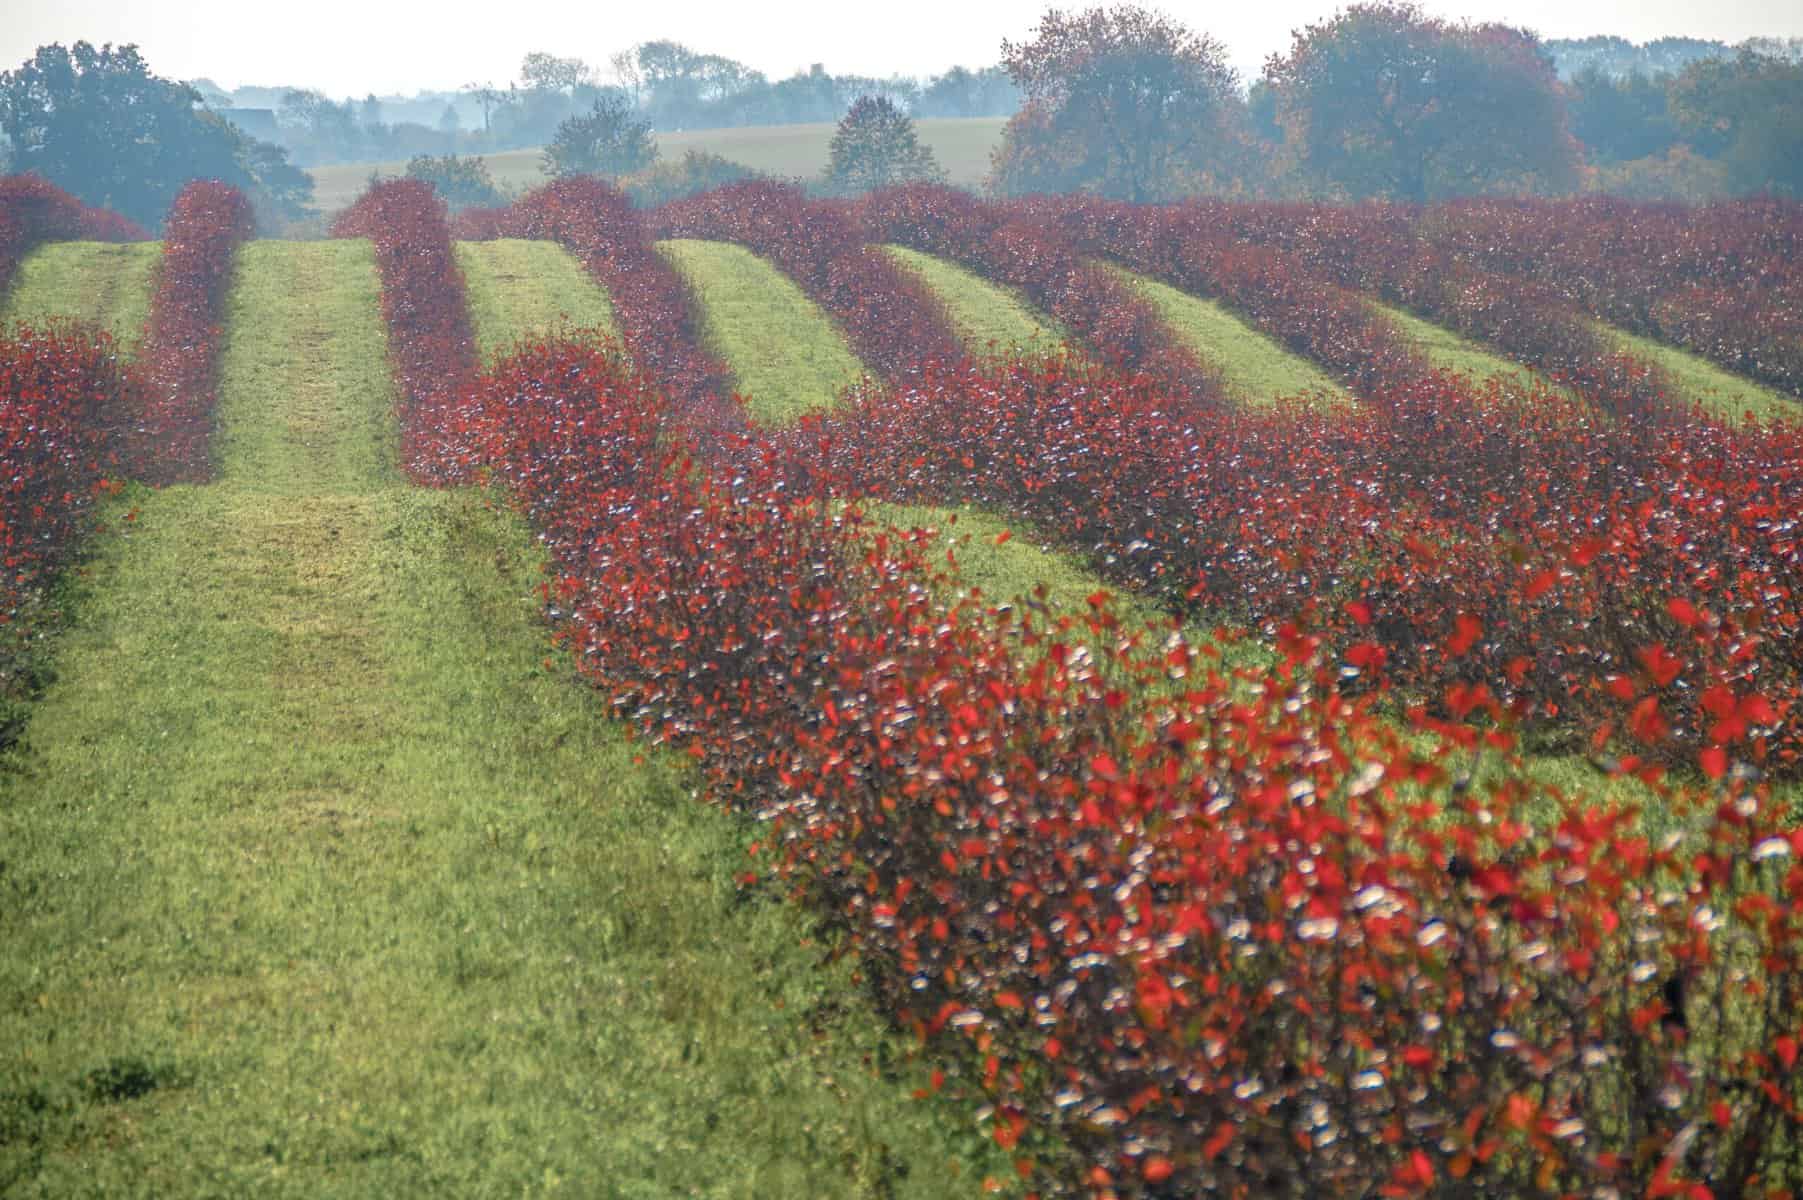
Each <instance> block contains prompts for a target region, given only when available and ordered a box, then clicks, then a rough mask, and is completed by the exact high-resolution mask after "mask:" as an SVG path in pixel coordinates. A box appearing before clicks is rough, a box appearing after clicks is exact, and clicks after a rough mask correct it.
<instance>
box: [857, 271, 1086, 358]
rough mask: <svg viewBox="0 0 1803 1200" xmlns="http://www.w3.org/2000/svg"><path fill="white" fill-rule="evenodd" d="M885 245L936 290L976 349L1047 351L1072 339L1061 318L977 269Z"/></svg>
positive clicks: (961, 334)
mask: <svg viewBox="0 0 1803 1200" xmlns="http://www.w3.org/2000/svg"><path fill="white" fill-rule="evenodd" d="M882 250H883V253H885V254H887V255H888V256H889V257H890V258H891V259H893V260H894V262H895V264H896V265H897V266H899V267H901V268H902V269H903V270H905V271H909V272H912V273H913V274H914V275H915V276H916V277H918V278H919V279H920V281H921V282H922V283H924V284H926V286H927V287H929V288H931V289H932V291H933V294H934V295H935V296H937V297H938V298H939V302H940V303H941V304H943V305H945V307H946V311H947V312H948V313H949V314H950V315H951V319H952V327H953V328H954V329H955V330H956V331H957V333H958V336H959V338H960V339H961V340H962V341H963V342H964V344H965V346H966V347H967V348H969V350H970V352H971V353H972V354H979V355H985V354H999V355H1005V354H1017V353H1022V352H1025V353H1039V354H1045V353H1051V352H1055V351H1060V350H1062V349H1064V347H1065V343H1066V342H1067V341H1069V338H1070V334H1069V333H1068V332H1067V331H1066V330H1065V329H1064V327H1063V326H1062V325H1060V324H1059V323H1058V322H1057V321H1054V320H1053V319H1052V318H1050V317H1048V316H1046V315H1045V314H1043V313H1041V312H1039V311H1038V310H1037V309H1035V308H1033V307H1032V306H1031V305H1030V304H1028V303H1027V302H1026V300H1025V299H1023V298H1022V297H1021V296H1020V295H1019V294H1018V293H1016V292H1014V291H1012V290H1011V289H1009V288H1005V287H1001V286H999V285H997V284H994V283H991V282H989V280H987V279H984V278H983V277H982V276H981V275H978V274H977V273H976V272H975V271H972V270H969V269H967V268H965V267H962V266H959V265H958V264H957V263H954V262H948V261H947V260H945V259H943V258H936V257H934V256H933V255H931V254H922V253H921V252H920V251H918V250H913V249H910V248H908V247H907V246H884V247H882Z"/></svg>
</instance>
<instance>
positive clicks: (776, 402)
mask: <svg viewBox="0 0 1803 1200" xmlns="http://www.w3.org/2000/svg"><path fill="white" fill-rule="evenodd" d="M657 250H658V253H659V254H662V255H663V256H664V257H665V258H666V259H668V260H669V262H670V263H671V264H672V265H673V266H675V268H676V269H677V270H678V271H680V272H681V273H682V275H683V278H684V279H685V280H687V281H688V284H689V290H690V291H691V292H692V293H693V295H694V297H695V300H696V302H697V304H698V305H699V308H700V317H701V334H702V337H703V339H704V340H705V341H706V342H707V344H708V347H709V348H710V349H711V350H713V352H714V353H715V354H717V355H719V357H720V360H721V361H722V362H724V363H725V364H726V365H727V366H729V367H731V368H732V371H733V375H734V376H735V378H736V380H737V383H738V388H739V392H740V394H741V395H742V396H743V397H744V399H745V408H746V411H747V412H748V413H749V414H750V415H751V418H752V420H754V421H759V422H762V423H764V424H767V425H779V424H782V423H784V422H786V421H792V420H794V419H795V418H797V417H799V416H801V415H803V414H804V413H808V412H812V411H813V410H815V409H821V408H830V407H832V405H833V404H834V403H835V402H836V401H837V400H838V398H839V395H840V393H842V392H843V391H844V390H845V389H846V388H847V387H849V386H850V385H851V384H854V383H856V382H857V381H858V380H859V379H861V378H862V377H863V376H864V374H865V372H864V367H863V365H862V364H861V363H860V362H859V361H858V359H857V356H856V355H855V354H854V353H852V350H851V347H850V346H849V345H847V344H846V341H845V335H844V334H843V333H841V332H840V331H839V328H838V326H836V325H834V324H833V321H832V318H831V317H829V316H827V314H826V313H825V312H824V311H822V310H821V308H820V306H819V305H817V304H815V303H814V302H813V301H812V300H810V299H809V298H808V296H807V294H806V293H804V292H803V291H802V290H801V288H800V287H798V286H796V284H795V283H794V281H792V280H791V279H790V278H789V277H788V276H787V275H784V274H783V273H782V272H781V271H780V270H778V269H777V268H776V267H775V266H772V265H771V264H770V263H768V262H766V261H765V260H763V259H761V258H759V257H758V256H757V255H755V254H753V253H752V252H751V251H749V250H747V249H745V248H744V247H743V246H739V245H735V244H733V243H731V242H708V241H700V240H697V239H693V238H675V239H672V240H669V241H663V242H659V243H658V244H657Z"/></svg>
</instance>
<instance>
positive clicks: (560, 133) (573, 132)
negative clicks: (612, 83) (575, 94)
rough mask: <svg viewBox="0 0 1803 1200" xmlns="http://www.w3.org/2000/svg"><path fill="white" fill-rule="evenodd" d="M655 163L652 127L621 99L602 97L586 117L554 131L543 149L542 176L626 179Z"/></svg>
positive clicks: (619, 97) (560, 126) (568, 122)
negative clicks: (631, 173) (618, 177)
mask: <svg viewBox="0 0 1803 1200" xmlns="http://www.w3.org/2000/svg"><path fill="white" fill-rule="evenodd" d="M656 161H657V143H656V142H655V141H653V140H652V137H651V124H650V122H648V121H644V120H641V119H639V118H638V117H637V116H636V115H634V113H633V111H632V107H631V105H630V104H629V103H628V101H627V100H626V99H625V97H623V96H618V95H612V96H603V97H602V98H601V99H599V100H596V101H595V105H594V107H593V108H592V109H590V110H589V111H588V112H587V113H584V114H582V115H580V116H574V117H571V118H569V119H568V120H566V121H564V122H563V123H562V124H560V125H559V126H558V127H557V135H556V136H555V137H553V138H552V139H551V142H550V144H549V145H547V146H546V147H545V153H544V164H545V174H547V175H554V176H557V177H558V178H563V177H566V176H570V175H625V174H629V173H630V172H633V171H640V170H643V169H644V168H646V167H648V166H650V165H651V164H652V163H654V162H656Z"/></svg>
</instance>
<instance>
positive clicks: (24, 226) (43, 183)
mask: <svg viewBox="0 0 1803 1200" xmlns="http://www.w3.org/2000/svg"><path fill="white" fill-rule="evenodd" d="M149 237H150V235H149V234H148V233H146V232H145V231H144V230H143V229H142V228H141V227H139V226H138V225H137V224H136V223H135V222H133V221H130V220H127V219H126V218H125V217H122V216H120V215H119V214H118V213H116V212H112V211H110V210H108V209H104V208H89V207H88V206H87V205H85V204H83V203H82V202H81V201H79V200H77V199H76V198H75V197H73V196H71V195H70V194H69V193H67V192H65V191H63V190H62V189H61V188H59V187H57V186H56V185H55V184H53V183H50V182H48V181H47V180H45V179H43V178H41V177H39V176H37V175H7V176H5V177H3V178H0V296H3V295H5V294H6V289H7V287H8V285H10V284H11V283H12V277H13V272H14V271H16V270H18V269H19V264H20V263H21V262H23V261H24V259H25V256H26V255H27V254H29V253H31V251H32V249H33V248H34V247H36V246H37V245H39V244H40V243H42V242H58V241H74V240H85V241H94V242H141V241H146V240H148V239H149Z"/></svg>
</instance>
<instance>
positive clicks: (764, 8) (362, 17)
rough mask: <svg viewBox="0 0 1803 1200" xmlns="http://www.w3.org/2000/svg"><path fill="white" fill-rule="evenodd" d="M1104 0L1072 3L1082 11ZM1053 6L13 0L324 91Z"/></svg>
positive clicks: (1708, 9) (1769, 9)
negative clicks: (659, 42) (663, 43)
mask: <svg viewBox="0 0 1803 1200" xmlns="http://www.w3.org/2000/svg"><path fill="white" fill-rule="evenodd" d="M1087 3H1088V0H1064V3H1063V4H1062V5H1061V6H1062V7H1065V8H1067V9H1068V8H1082V7H1085V6H1086V5H1087ZM1045 7H1047V0H990V2H989V3H971V2H970V0H905V2H903V3H892V4H858V3H826V2H820V0H809V2H804V3H790V4H777V5H771V4H751V3H737V4H729V3H719V2H718V0H716V2H712V3H704V2H702V0H662V2H661V3H650V4H571V3H567V2H565V3H548V2H546V0H502V2H500V3H494V2H492V0H489V2H485V3H473V2H470V0H441V2H439V3H435V4H424V3H418V2H417V0H400V2H395V0H310V2H306V3H299V4H293V3H289V4H280V5H263V4H247V3H245V2H244V0H0V69H11V68H12V67H14V66H17V65H18V64H19V63H20V62H22V61H23V60H24V59H26V58H27V57H29V56H30V54H31V52H32V50H33V49H34V48H36V47H37V46H39V45H42V44H44V43H47V42H62V43H64V44H68V43H70V42H74V41H77V40H80V39H83V38H85V39H87V40H88V41H91V42H95V43H96V44H98V43H100V42H105V41H111V42H116V43H125V42H136V43H137V44H138V46H139V47H140V48H141V49H142V51H143V53H144V56H145V58H146V59H147V60H148V61H149V63H150V66H151V69H152V70H154V71H156V72H157V73H158V74H160V75H165V76H170V77H174V78H178V79H193V78H196V77H199V76H206V77H208V78H211V79H213V80H215V81H216V82H218V83H220V84H222V85H224V86H226V87H236V86H240V85H242V84H247V83H260V84H294V85H300V86H306V87H317V88H320V89H322V90H324V91H326V92H328V93H331V94H332V95H335V96H344V95H352V94H354V95H358V96H361V95H363V94H364V93H366V92H371V91H373V92H378V93H391V92H413V91H417V90H420V89H425V88H455V87H458V86H460V85H462V84H465V83H469V82H471V81H476V80H481V81H493V82H495V83H497V84H504V83H506V82H507V81H508V80H510V79H512V78H513V77H514V76H515V74H516V73H517V71H518V67H519V62H520V59H521V57H522V56H523V55H525V54H526V53H527V52H528V51H532V50H546V51H549V52H551V53H553V54H559V55H573V56H576V57H579V58H584V59H587V60H588V61H589V62H591V63H596V64H604V63H605V62H606V60H607V58H608V56H609V55H610V54H612V53H614V52H615V51H616V50H619V49H622V48H623V47H626V46H629V45H631V44H633V43H635V42H639V41H644V40H647V39H651V38H671V39H674V40H676V41H680V42H683V43H686V44H687V45H689V46H691V47H693V48H694V49H697V50H702V51H707V52H711V53H717V54H724V55H727V56H728V57H731V58H736V59H739V60H740V61H742V62H747V63H750V64H751V65H752V66H754V67H757V68H758V69H760V70H762V71H764V72H765V73H766V74H768V75H769V76H771V77H772V78H781V77H783V76H787V75H789V74H791V73H793V72H794V71H796V70H798V69H805V68H806V67H807V65H808V64H809V63H814V62H820V63H824V64H826V67H827V69H828V70H830V71H834V72H838V73H854V72H855V73H859V74H867V75H890V74H895V73H902V74H908V75H925V74H935V73H937V72H939V71H942V70H944V69H945V68H946V67H949V66H952V65H953V64H963V65H965V66H972V67H975V66H983V65H987V64H990V63H993V62H995V61H996V58H997V53H998V49H999V47H1000V44H1001V41H1002V39H1003V38H1013V39H1016V40H1019V39H1020V38H1022V37H1023V36H1025V35H1026V34H1027V33H1028V31H1029V30H1030V29H1031V28H1032V26H1033V23H1034V21H1035V20H1036V19H1037V18H1038V15H1039V13H1040V12H1041V11H1042V10H1043V9H1044V8H1045ZM1162 7H1163V8H1164V9H1165V11H1167V12H1169V13H1170V14H1171V15H1173V16H1174V17H1176V18H1178V19H1179V20H1181V21H1183V22H1184V23H1186V24H1188V25H1190V26H1192V27H1194V28H1196V29H1200V30H1203V31H1205V32H1208V33H1212V34H1213V35H1214V36H1215V37H1217V38H1219V39H1221V41H1223V42H1225V43H1226V44H1227V47H1228V49H1229V52H1230V56H1231V58H1232V60H1233V62H1234V63H1235V64H1236V65H1237V66H1238V67H1239V68H1240V70H1241V72H1242V73H1244V74H1247V75H1248V76H1251V75H1256V74H1257V71H1258V68H1259V65H1260V64H1261V63H1262V62H1263V60H1264V57H1265V55H1267V54H1270V53H1272V52H1274V51H1279V50H1282V49H1284V48H1285V47H1286V46H1287V45H1288V44H1289V34H1290V30H1291V29H1293V28H1296V27H1298V26H1300V25H1304V24H1306V23H1308V22H1310V21H1316V20H1320V19H1321V18H1323V17H1326V16H1328V15H1329V14H1331V13H1332V11H1333V10H1334V8H1335V7H1337V5H1335V4H1334V3H1333V2H1332V0H1264V2H1262V3H1250V4H1248V3H1230V4H1218V5H1203V4H1196V3H1188V4H1185V3H1168V4H1164V5H1162ZM1423 7H1425V8H1426V9H1427V10H1428V11H1430V12H1433V13H1436V14H1439V15H1442V16H1447V17H1453V18H1471V19H1474V20H1505V21H1508V22H1510V23H1512V24H1516V25H1524V26H1526V27H1528V28H1530V29H1533V30H1535V31H1536V32H1538V33H1540V34H1541V35H1542V36H1544V37H1581V36H1584V35H1587V34H1592V33H1613V34H1619V35H1621V36H1623V37H1626V38H1630V39H1632V40H1634V41H1637V42H1643V41H1647V40H1648V39H1651V38H1655V37H1660V36H1664V35H1668V34H1670V35H1687V36H1692V37H1705V38H1719V39H1721V40H1723V41H1728V42H1735V41H1739V40H1741V39H1743V38H1746V37H1750V36H1753V35H1756V34H1765V35H1772V36H1786V37H1789V36H1798V35H1803V0H1429V2H1427V3H1425V4H1424V5H1423Z"/></svg>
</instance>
